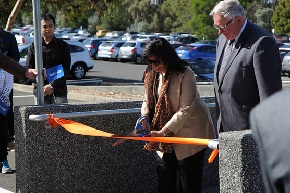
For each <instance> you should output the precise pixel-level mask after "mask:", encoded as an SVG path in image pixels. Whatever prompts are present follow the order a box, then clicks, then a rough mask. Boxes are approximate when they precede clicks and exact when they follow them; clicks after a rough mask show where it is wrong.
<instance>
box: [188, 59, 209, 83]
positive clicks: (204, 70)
mask: <svg viewBox="0 0 290 193" xmlns="http://www.w3.org/2000/svg"><path fill="white" fill-rule="evenodd" d="M189 67H190V68H191V69H192V70H193V71H194V73H195V75H196V80H199V81H204V80H207V81H208V80H210V81H213V79H214V67H215V60H197V61H195V62H189Z"/></svg>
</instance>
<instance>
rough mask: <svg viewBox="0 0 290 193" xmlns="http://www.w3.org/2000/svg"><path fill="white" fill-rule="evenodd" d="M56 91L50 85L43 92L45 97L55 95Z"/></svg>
mask: <svg viewBox="0 0 290 193" xmlns="http://www.w3.org/2000/svg"><path fill="white" fill-rule="evenodd" d="M53 91H54V89H53V88H52V86H51V85H50V84H48V85H45V86H44V87H43V92H44V94H45V95H51V94H52V93H53Z"/></svg>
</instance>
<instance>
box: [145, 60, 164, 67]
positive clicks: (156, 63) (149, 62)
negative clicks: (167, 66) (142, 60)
mask: <svg viewBox="0 0 290 193" xmlns="http://www.w3.org/2000/svg"><path fill="white" fill-rule="evenodd" d="M147 63H148V64H153V65H154V66H159V65H160V64H161V60H147Z"/></svg>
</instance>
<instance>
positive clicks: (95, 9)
mask: <svg viewBox="0 0 290 193" xmlns="http://www.w3.org/2000/svg"><path fill="white" fill-rule="evenodd" d="M16 1H17V0H0V6H1V12H0V19H1V21H2V24H3V23H5V21H6V20H7V18H8V16H9V14H10V13H11V10H12V9H13V7H14V5H15V3H16ZM217 2H219V0H41V1H40V4H41V10H43V11H45V12H50V13H52V14H53V15H56V22H57V26H58V27H80V26H82V28H86V29H88V31H90V32H91V33H94V31H95V30H96V26H98V28H102V29H106V30H118V31H126V30H127V28H129V27H130V28H131V30H133V29H134V31H139V32H141V31H144V32H148V33H151V32H167V33H171V32H175V31H179V32H189V33H192V34H195V35H197V36H198V38H199V39H203V38H204V39H215V38H217V37H218V33H217V31H216V30H215V29H214V28H213V27H212V24H213V20H212V18H211V16H209V13H210V11H211V10H212V9H213V7H214V6H215V4H216V3H217ZM240 3H241V4H242V5H243V6H244V8H245V13H246V16H247V18H248V19H249V20H250V21H251V22H253V23H256V24H258V25H260V26H262V27H263V28H265V29H267V30H271V28H275V31H276V32H277V33H289V32H290V21H289V20H290V15H289V14H290V1H289V0H279V3H278V0H274V3H272V4H269V3H268V1H267V0H254V1H253V0H240ZM276 5H277V6H276ZM275 6H276V7H275ZM274 8H275V9H274ZM271 9H272V10H275V11H274V13H273V17H272V18H271V24H270V22H269V17H270V15H271V13H272V10H271ZM16 19H17V20H16V23H20V24H21V23H25V24H31V22H32V1H28V0H27V1H26V2H25V3H24V4H23V5H22V7H21V11H20V13H19V16H18V17H17V18H16ZM3 21H4V22H3ZM272 26H273V27H272Z"/></svg>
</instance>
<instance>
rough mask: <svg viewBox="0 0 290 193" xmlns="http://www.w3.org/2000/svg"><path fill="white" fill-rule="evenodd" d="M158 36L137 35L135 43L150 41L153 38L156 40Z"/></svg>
mask: <svg viewBox="0 0 290 193" xmlns="http://www.w3.org/2000/svg"><path fill="white" fill-rule="evenodd" d="M158 37H159V36H157V35H139V36H138V38H137V39H136V40H137V41H150V40H153V39H155V38H158Z"/></svg>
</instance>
